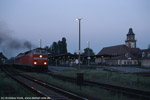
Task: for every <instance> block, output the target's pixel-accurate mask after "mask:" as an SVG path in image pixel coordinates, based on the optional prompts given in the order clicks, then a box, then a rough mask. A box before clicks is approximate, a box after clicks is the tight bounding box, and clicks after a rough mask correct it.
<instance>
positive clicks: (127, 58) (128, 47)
mask: <svg viewBox="0 0 150 100" xmlns="http://www.w3.org/2000/svg"><path fill="white" fill-rule="evenodd" d="M136 41H137V40H135V34H134V33H133V30H132V28H130V29H129V32H128V33H127V35H126V40H125V44H122V45H116V46H110V47H104V48H103V49H102V50H100V52H99V53H98V54H97V55H109V56H110V57H104V56H101V57H99V58H97V59H96V60H95V61H96V62H97V63H105V64H106V65H119V66H121V65H122V66H123V65H124V66H127V65H132V66H133V65H134V66H144V67H150V50H149V49H144V50H141V49H140V48H137V47H136Z"/></svg>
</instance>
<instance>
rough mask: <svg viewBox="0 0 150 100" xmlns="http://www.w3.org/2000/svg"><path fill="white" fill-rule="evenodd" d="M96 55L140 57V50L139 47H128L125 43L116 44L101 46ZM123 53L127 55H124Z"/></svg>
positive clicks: (119, 57)
mask: <svg viewBox="0 0 150 100" xmlns="http://www.w3.org/2000/svg"><path fill="white" fill-rule="evenodd" d="M98 55H110V56H114V57H113V58H112V59H120V60H121V59H124V60H125V59H128V58H129V57H130V58H131V59H139V58H141V50H140V49H139V48H129V47H127V46H126V45H116V46H110V47H105V48H103V49H102V50H101V51H100V52H99V53H98ZM125 55H128V57H126V56H125Z"/></svg>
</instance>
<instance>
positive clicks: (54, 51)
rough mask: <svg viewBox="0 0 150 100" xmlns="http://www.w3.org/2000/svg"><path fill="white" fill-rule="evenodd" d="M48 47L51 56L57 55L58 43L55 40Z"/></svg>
mask: <svg viewBox="0 0 150 100" xmlns="http://www.w3.org/2000/svg"><path fill="white" fill-rule="evenodd" d="M50 48H51V55H52V56H55V55H58V45H57V43H56V42H53V44H52V46H51V47H50Z"/></svg>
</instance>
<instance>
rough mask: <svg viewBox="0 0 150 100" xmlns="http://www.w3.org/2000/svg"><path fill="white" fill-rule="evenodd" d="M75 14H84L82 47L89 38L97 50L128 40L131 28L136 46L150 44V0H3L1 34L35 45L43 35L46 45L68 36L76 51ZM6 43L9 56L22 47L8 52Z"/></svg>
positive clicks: (1, 50)
mask: <svg viewBox="0 0 150 100" xmlns="http://www.w3.org/2000/svg"><path fill="white" fill-rule="evenodd" d="M76 18H83V20H82V21H81V49H82V50H83V49H84V48H86V47H87V46H88V45H87V41H90V48H92V49H93V51H94V52H95V54H97V53H98V52H99V51H100V50H101V49H102V48H103V47H107V46H114V45H120V44H125V40H126V34H127V33H128V30H129V28H132V29H133V32H134V33H135V38H136V40H137V47H139V48H141V49H146V48H147V47H148V44H150V0H0V33H1V34H0V35H1V36H2V35H3V34H7V35H6V36H8V37H9V38H10V37H11V38H14V39H17V40H22V41H30V42H31V43H32V44H34V45H36V46H39V45H40V39H42V47H45V46H46V45H47V46H50V45H51V44H52V43H53V42H54V41H56V42H57V41H58V40H61V39H62V37H65V38H66V39H67V47H68V51H69V52H71V53H74V51H75V50H78V38H79V35H78V21H76V20H75V19H76ZM1 36H0V37H1ZM6 36H5V37H6ZM9 38H8V40H9ZM5 39H6V38H5ZM3 40H4V39H3ZM0 42H1V41H0ZM5 42H7V39H6V40H5ZM4 44H5V43H3V44H1V45H3V46H0V52H3V53H4V55H5V56H7V57H11V56H16V55H17V54H18V53H19V52H20V51H23V50H19V49H17V51H16V50H14V51H13V52H11V53H10V52H9V53H8V51H7V52H6V51H5V50H4V49H3V48H2V47H4ZM24 51H25V50H24Z"/></svg>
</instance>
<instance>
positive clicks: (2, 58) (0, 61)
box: [0, 52, 7, 64]
mask: <svg viewBox="0 0 150 100" xmlns="http://www.w3.org/2000/svg"><path fill="white" fill-rule="evenodd" d="M6 59H7V58H6V57H5V56H4V55H3V54H2V52H0V64H3V63H4V62H5V60H6Z"/></svg>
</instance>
